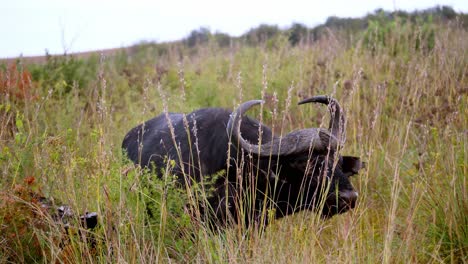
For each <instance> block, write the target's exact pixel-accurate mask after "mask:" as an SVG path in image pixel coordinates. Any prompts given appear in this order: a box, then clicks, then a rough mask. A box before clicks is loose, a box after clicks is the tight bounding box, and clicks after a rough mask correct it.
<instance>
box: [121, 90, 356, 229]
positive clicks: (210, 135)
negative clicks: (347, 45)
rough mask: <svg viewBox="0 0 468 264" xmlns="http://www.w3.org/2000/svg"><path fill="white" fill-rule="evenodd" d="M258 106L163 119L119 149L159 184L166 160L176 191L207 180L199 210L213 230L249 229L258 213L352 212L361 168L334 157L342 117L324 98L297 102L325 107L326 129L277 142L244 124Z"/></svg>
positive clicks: (135, 132) (255, 124)
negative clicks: (221, 227)
mask: <svg viewBox="0 0 468 264" xmlns="http://www.w3.org/2000/svg"><path fill="white" fill-rule="evenodd" d="M262 102H263V101H261V100H252V101H248V102H245V103H243V104H241V105H240V106H239V107H238V108H237V110H235V111H234V112H231V111H229V110H225V109H221V108H204V109H199V110H195V111H193V112H192V113H190V114H187V115H184V114H180V113H163V114H161V115H159V116H157V117H155V118H153V119H151V120H148V121H146V122H144V123H143V124H140V125H139V126H137V127H135V128H133V129H132V130H130V131H129V132H128V134H127V135H126V136H125V138H124V140H123V143H122V148H123V149H124V150H125V151H126V152H127V155H128V157H129V158H130V159H131V160H132V161H133V162H134V163H136V164H139V165H141V166H142V167H149V168H152V169H153V170H154V172H156V173H157V174H158V175H160V176H161V173H164V172H163V171H164V169H165V168H168V167H171V166H168V164H171V162H170V161H171V160H172V164H173V165H174V164H175V166H172V168H171V170H172V171H171V174H173V175H177V176H178V179H179V180H180V182H181V183H184V184H189V185H190V184H191V183H193V182H209V181H210V180H211V182H212V184H213V187H214V188H213V190H214V192H213V193H212V194H210V196H209V197H208V198H207V201H208V202H207V203H204V205H201V204H200V206H199V207H200V211H201V212H205V213H203V214H204V215H207V214H206V212H207V211H209V212H211V213H210V214H209V218H210V219H215V220H216V222H217V223H221V224H225V223H228V222H229V223H232V222H234V223H239V221H242V220H244V221H245V223H246V224H247V225H248V224H249V223H250V222H251V221H252V220H253V221H259V220H260V217H261V215H262V214H261V212H265V211H266V210H265V209H274V210H270V212H274V216H275V218H280V217H283V216H286V215H289V214H292V213H294V212H298V211H301V210H305V209H310V210H314V211H317V212H319V213H320V214H321V215H322V216H324V217H331V216H333V215H335V214H340V213H343V212H346V211H348V210H349V209H351V208H354V207H355V204H356V200H357V197H358V194H357V192H356V191H355V190H354V188H353V186H352V185H351V183H350V181H349V177H350V176H352V175H354V174H357V173H358V171H359V170H360V169H361V168H362V167H363V163H362V162H361V161H360V159H359V158H357V157H350V156H341V155H339V151H340V149H341V148H342V146H343V143H344V139H345V127H344V124H345V117H344V114H343V111H342V109H341V107H340V105H339V104H338V102H337V101H336V100H335V99H333V98H331V97H328V96H314V97H311V98H309V99H305V100H303V101H301V102H299V104H305V103H310V102H315V103H322V104H326V105H328V106H329V109H330V113H331V115H332V118H331V119H330V125H329V129H328V130H327V129H322V128H307V129H301V130H296V131H293V132H291V133H289V134H287V135H284V136H282V137H281V136H277V135H274V134H273V132H272V130H271V129H270V128H268V127H267V126H265V125H263V124H261V123H260V122H259V121H257V120H254V119H252V118H249V117H246V116H244V113H245V112H246V111H247V110H248V109H250V108H251V107H252V106H254V105H258V104H261V103H262ZM213 175H216V177H215V179H214V180H212V179H213V177H214V176H213ZM240 212H242V213H240ZM262 219H264V218H262Z"/></svg>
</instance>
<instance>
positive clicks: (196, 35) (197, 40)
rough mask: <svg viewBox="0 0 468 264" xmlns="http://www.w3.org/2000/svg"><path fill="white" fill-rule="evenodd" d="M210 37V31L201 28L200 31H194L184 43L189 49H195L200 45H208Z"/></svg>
mask: <svg viewBox="0 0 468 264" xmlns="http://www.w3.org/2000/svg"><path fill="white" fill-rule="evenodd" d="M210 36H211V32H210V30H209V29H208V28H206V27H201V28H199V29H196V30H192V32H190V35H189V36H188V37H187V38H186V39H185V41H184V42H185V43H186V45H187V46H189V47H195V46H197V45H199V44H203V43H207V42H208V41H209V40H210Z"/></svg>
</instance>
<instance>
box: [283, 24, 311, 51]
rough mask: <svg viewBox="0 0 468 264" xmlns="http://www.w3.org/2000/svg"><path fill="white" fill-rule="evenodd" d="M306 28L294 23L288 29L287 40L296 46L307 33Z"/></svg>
mask: <svg viewBox="0 0 468 264" xmlns="http://www.w3.org/2000/svg"><path fill="white" fill-rule="evenodd" d="M308 31H309V30H308V28H307V27H306V26H305V25H303V24H300V23H294V24H293V25H292V26H291V28H290V29H289V37H288V41H289V43H290V44H291V45H292V46H296V45H297V44H299V43H301V41H303V40H305V39H306V38H307V35H308Z"/></svg>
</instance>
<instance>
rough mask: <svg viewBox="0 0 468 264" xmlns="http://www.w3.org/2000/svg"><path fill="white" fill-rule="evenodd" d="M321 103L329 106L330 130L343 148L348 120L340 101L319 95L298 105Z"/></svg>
mask: <svg viewBox="0 0 468 264" xmlns="http://www.w3.org/2000/svg"><path fill="white" fill-rule="evenodd" d="M307 103H321V104H325V105H328V109H329V110H330V115H331V118H330V124H329V126H328V129H329V130H330V132H331V134H332V135H333V136H334V137H335V138H336V139H337V141H338V143H339V146H340V147H342V146H343V145H344V143H345V141H346V119H345V115H344V113H343V109H342V108H341V106H340V104H339V103H338V101H337V100H336V99H334V98H332V97H330V96H327V95H317V96H313V97H310V98H307V99H304V100H302V101H300V102H299V103H298V104H299V105H301V104H307Z"/></svg>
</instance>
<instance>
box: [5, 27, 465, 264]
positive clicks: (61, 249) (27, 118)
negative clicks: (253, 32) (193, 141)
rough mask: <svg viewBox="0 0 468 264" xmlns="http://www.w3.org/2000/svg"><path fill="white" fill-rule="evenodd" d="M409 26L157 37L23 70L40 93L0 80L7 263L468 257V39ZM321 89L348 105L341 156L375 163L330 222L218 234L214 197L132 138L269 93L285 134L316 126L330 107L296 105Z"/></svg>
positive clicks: (456, 32) (270, 117) (294, 220)
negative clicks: (146, 155) (210, 224)
mask: <svg viewBox="0 0 468 264" xmlns="http://www.w3.org/2000/svg"><path fill="white" fill-rule="evenodd" d="M376 28H378V27H377V26H376V25H373V28H372V30H376ZM409 30H410V27H409V26H404V25H398V24H396V25H393V26H392V27H389V28H385V31H383V33H382V34H383V35H378V36H380V37H379V38H378V39H372V38H369V34H367V35H366V34H363V35H357V36H355V37H354V39H355V41H353V42H350V41H347V40H346V39H345V37H344V36H342V35H341V34H340V33H339V32H333V33H331V34H330V35H329V36H328V37H324V38H322V39H320V40H319V41H317V42H314V43H312V44H311V45H309V46H307V45H302V46H296V47H291V46H289V44H288V43H287V42H285V41H284V40H282V39H281V38H279V39H277V42H276V43H274V45H268V46H265V47H251V46H244V45H242V44H238V45H234V46H233V47H231V48H219V47H217V46H216V44H215V43H211V42H210V43H209V44H207V45H204V46H200V47H196V48H195V49H194V48H191V49H188V48H185V47H183V46H182V45H178V44H174V45H173V46H170V47H169V48H167V47H166V50H165V52H163V53H161V52H160V51H158V50H157V49H153V48H151V47H152V46H151V45H149V46H148V47H146V48H142V49H140V50H138V52H135V53H134V54H127V53H125V52H122V53H121V54H118V55H115V56H114V57H109V58H101V59H100V60H99V59H97V58H91V59H89V60H86V61H79V60H78V61H76V60H70V59H68V58H61V59H60V60H58V61H49V62H48V63H47V64H46V65H29V66H28V65H27V66H25V67H26V68H28V69H29V71H30V72H31V73H32V76H33V77H34V78H33V79H32V81H31V83H30V87H29V86H28V87H29V88H28V89H31V91H32V92H33V94H35V95H37V96H36V97H33V98H31V99H27V98H26V99H25V98H20V97H16V96H14V95H11V96H6V94H5V92H4V91H5V90H2V92H3V93H2V97H1V101H0V116H1V120H2V125H1V129H2V131H1V134H0V140H1V141H0V151H1V153H0V173H1V174H0V175H1V178H0V187H1V188H0V192H1V196H2V198H3V199H2V200H3V201H2V202H0V262H31V261H37V262H79V263H80V262H90V263H121V262H130V263H153V262H157V263H159V262H163V263H165V262H182V263H185V262H199V263H219V262H222V263H225V262H230V263H380V262H384V263H408V262H413V263H464V262H467V261H468V217H467V212H468V190H467V186H468V185H467V175H468V168H467V164H468V154H467V153H468V143H467V142H468V130H467V128H468V92H467V88H468V80H467V77H468V75H467V72H468V63H467V62H468V57H467V53H466V43H467V42H468V35H467V32H466V30H464V29H463V28H460V27H456V26H453V25H452V26H449V25H445V26H432V28H431V29H430V32H432V33H431V34H433V35H429V36H430V39H429V40H428V41H429V42H430V45H433V46H427V47H424V43H425V42H424V40H426V39H425V38H428V36H426V35H427V34H426V35H424V34H417V32H418V31H417V30H416V31H409ZM424 30H426V29H424ZM428 32H429V31H428ZM381 36H385V39H384V40H382V38H381ZM432 38H433V39H432ZM416 41H417V43H418V44H417V45H415V43H416ZM429 42H427V43H429ZM421 43H422V44H421ZM270 44H271V43H270ZM428 45H429V44H428ZM18 71H21V67H19V69H18ZM6 72H7V71H6V70H4V71H3V73H6ZM10 74H11V73H10ZM18 87H19V84H18V83H13V84H9V89H19V88H18ZM318 94H330V95H333V96H334V97H336V98H337V99H338V100H339V101H340V102H341V104H342V105H343V107H344V108H345V109H346V114H347V120H348V124H347V144H346V146H345V148H344V150H343V153H344V154H349V155H356V156H360V157H361V158H362V159H363V160H365V161H366V162H367V164H368V166H367V168H366V169H365V170H364V171H362V172H361V173H360V175H358V176H356V177H355V178H353V180H352V181H353V184H354V186H355V187H356V189H357V190H358V192H359V193H360V198H359V201H358V206H357V208H355V209H354V210H353V211H351V212H348V213H346V214H343V215H339V216H335V217H333V218H332V219H330V220H326V221H325V220H322V219H320V218H319V217H318V216H317V215H314V214H313V213H311V212H302V213H299V214H296V215H293V216H290V217H286V218H283V219H280V220H276V221H273V223H271V224H270V225H269V226H268V227H267V228H266V230H265V231H264V232H261V231H259V230H257V229H255V228H252V229H248V230H246V229H245V228H243V227H241V226H234V227H232V228H228V229H226V230H224V231H222V232H216V231H213V230H210V229H209V228H206V226H204V225H203V224H200V223H199V222H197V221H192V220H191V219H190V217H189V215H188V214H187V212H185V211H184V210H186V208H184V206H185V204H186V203H189V202H193V200H194V199H203V198H196V197H195V196H196V195H200V190H199V191H198V192H196V191H194V190H189V189H185V188H182V189H178V188H176V187H175V184H174V182H173V178H172V176H171V175H167V177H165V178H163V179H154V177H151V175H150V174H148V173H147V172H144V171H141V170H139V169H136V168H134V167H133V165H132V164H130V163H129V162H128V161H126V160H125V159H124V157H123V156H122V153H121V150H120V144H121V142H122V139H123V137H124V135H125V134H126V133H127V131H128V130H129V129H131V128H132V127H133V126H136V125H137V124H139V123H140V122H142V121H145V120H148V119H149V118H152V117H154V116H156V115H158V114H160V113H162V112H163V111H164V110H168V111H170V112H185V113H187V112H190V111H192V110H194V109H197V108H200V107H208V106H220V107H225V108H230V109H232V108H234V107H235V106H236V105H238V104H239V103H240V102H242V101H245V100H250V99H258V98H261V97H262V96H263V97H264V99H266V101H267V104H266V106H265V108H264V115H263V117H264V120H265V122H266V123H267V124H269V125H273V126H274V127H275V131H278V132H280V131H283V133H287V132H288V131H291V130H292V129H298V128H303V127H311V126H319V125H320V124H326V120H324V118H325V119H326V118H327V117H326V116H327V114H326V110H325V109H324V108H321V107H318V106H313V107H312V106H306V107H303V106H297V105H296V103H297V102H298V101H299V100H300V99H302V98H304V97H307V96H312V95H318ZM276 98H277V100H278V101H276V100H275V99H276ZM287 98H290V100H292V104H291V105H290V106H289V107H287V105H288V103H287ZM273 109H276V112H275V113H273V112H270V111H273ZM254 112H255V111H254ZM30 177H33V179H34V182H32V183H31V180H30V179H31V178H30ZM28 179H29V180H28ZM30 192H39V193H41V194H43V195H45V196H46V197H53V199H55V201H56V202H57V203H58V204H60V203H59V202H58V201H60V202H61V203H64V204H69V205H70V206H72V208H73V209H74V211H75V212H85V211H96V212H98V213H99V217H100V218H99V220H100V225H99V228H97V229H96V230H93V231H92V235H90V234H88V235H85V234H84V233H81V234H80V233H78V232H75V234H72V235H65V234H64V231H63V230H62V228H61V227H60V225H58V224H56V223H55V222H54V221H53V220H52V219H50V218H48V217H46V216H42V215H41V214H40V213H38V209H37V201H35V200H34V199H33V198H32V197H31V195H30ZM201 195H203V193H201ZM194 197H195V198H194ZM148 205H149V206H150V207H151V208H153V215H154V217H153V218H152V219H149V220H148V218H147V215H146V212H147V209H146V208H147V206H148ZM38 219H40V224H39V223H38V221H39V220H38ZM84 236H86V237H88V238H89V237H91V236H92V237H94V239H95V240H96V246H95V247H94V248H93V247H91V246H90V244H89V243H86V242H83V237H84ZM67 237H68V238H67ZM64 241H65V242H64Z"/></svg>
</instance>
